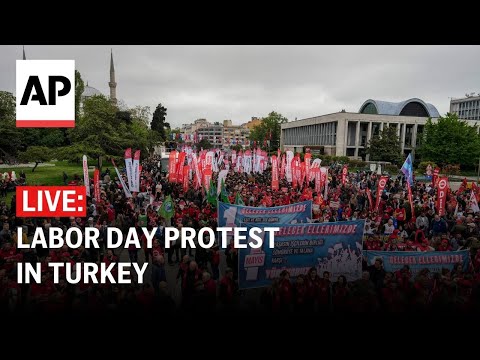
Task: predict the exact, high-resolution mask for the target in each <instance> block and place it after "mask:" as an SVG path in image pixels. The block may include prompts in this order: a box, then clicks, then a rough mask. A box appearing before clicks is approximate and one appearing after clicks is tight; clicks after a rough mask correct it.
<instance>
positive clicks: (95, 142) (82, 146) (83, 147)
mask: <svg viewBox="0 0 480 360" xmlns="http://www.w3.org/2000/svg"><path fill="white" fill-rule="evenodd" d="M69 131H70V132H69V136H70V138H71V141H72V144H71V145H69V146H64V147H60V148H58V149H57V151H56V156H57V158H58V159H63V160H68V161H71V162H79V161H80V160H81V159H82V156H83V155H87V156H89V157H90V158H93V159H97V162H98V167H99V168H100V169H101V163H102V158H103V157H106V158H117V159H118V158H122V157H123V154H124V151H125V149H126V148H129V147H130V148H132V149H139V150H140V151H141V152H142V154H144V156H145V155H146V154H148V153H149V152H150V150H152V149H153V146H154V145H155V144H156V143H158V141H159V139H158V136H159V135H158V134H157V133H156V132H155V131H152V130H151V129H149V128H148V125H147V124H146V120H145V118H144V116H142V112H139V111H137V110H135V109H133V110H128V111H118V109H117V108H116V107H115V105H114V104H112V102H111V101H110V100H109V99H107V98H106V97H105V96H103V95H101V96H99V95H96V96H92V97H90V98H88V99H85V101H84V103H83V111H82V114H81V116H80V119H79V120H78V121H77V123H76V125H75V128H74V129H71V130H69Z"/></svg>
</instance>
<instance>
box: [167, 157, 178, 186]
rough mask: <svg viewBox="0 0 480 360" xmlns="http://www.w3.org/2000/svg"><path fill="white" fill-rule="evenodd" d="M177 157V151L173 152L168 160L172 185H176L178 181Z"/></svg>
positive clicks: (169, 178)
mask: <svg viewBox="0 0 480 360" xmlns="http://www.w3.org/2000/svg"><path fill="white" fill-rule="evenodd" d="M176 157H177V151H176V150H173V151H172V152H171V153H170V157H169V159H168V181H170V182H171V183H174V182H176V181H177V179H176V178H177V168H176V165H177V164H176Z"/></svg>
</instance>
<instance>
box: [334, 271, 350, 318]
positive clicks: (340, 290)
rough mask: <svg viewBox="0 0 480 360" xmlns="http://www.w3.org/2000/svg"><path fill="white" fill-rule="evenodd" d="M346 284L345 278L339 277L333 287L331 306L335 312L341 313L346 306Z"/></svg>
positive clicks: (347, 289) (347, 291)
mask: <svg viewBox="0 0 480 360" xmlns="http://www.w3.org/2000/svg"><path fill="white" fill-rule="evenodd" d="M348 293H349V288H348V283H347V278H346V277H345V276H343V275H340V276H339V277H338V279H337V282H336V283H335V284H334V285H333V296H332V298H333V306H334V309H335V311H343V310H346V309H347V306H348Z"/></svg>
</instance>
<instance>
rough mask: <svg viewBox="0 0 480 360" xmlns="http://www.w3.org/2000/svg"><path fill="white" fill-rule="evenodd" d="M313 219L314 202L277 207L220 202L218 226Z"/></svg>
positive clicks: (297, 221) (292, 222)
mask: <svg viewBox="0 0 480 360" xmlns="http://www.w3.org/2000/svg"><path fill="white" fill-rule="evenodd" d="M311 218H312V200H308V201H303V202H299V203H296V204H291V205H285V206H275V207H268V208H264V207H254V206H242V205H234V204H226V203H223V202H218V226H219V227H235V226H240V225H242V226H244V225H245V224H274V225H275V224H297V223H308V222H310V219H311Z"/></svg>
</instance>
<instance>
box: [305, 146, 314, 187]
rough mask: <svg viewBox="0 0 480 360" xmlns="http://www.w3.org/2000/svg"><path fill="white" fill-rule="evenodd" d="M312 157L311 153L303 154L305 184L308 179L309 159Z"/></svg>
mask: <svg viewBox="0 0 480 360" xmlns="http://www.w3.org/2000/svg"><path fill="white" fill-rule="evenodd" d="M311 159H312V154H310V153H307V154H305V157H304V160H305V176H306V177H307V185H308V183H309V181H310V160H311Z"/></svg>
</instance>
